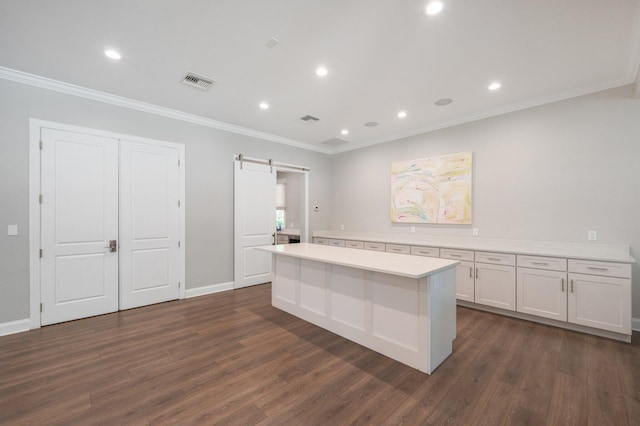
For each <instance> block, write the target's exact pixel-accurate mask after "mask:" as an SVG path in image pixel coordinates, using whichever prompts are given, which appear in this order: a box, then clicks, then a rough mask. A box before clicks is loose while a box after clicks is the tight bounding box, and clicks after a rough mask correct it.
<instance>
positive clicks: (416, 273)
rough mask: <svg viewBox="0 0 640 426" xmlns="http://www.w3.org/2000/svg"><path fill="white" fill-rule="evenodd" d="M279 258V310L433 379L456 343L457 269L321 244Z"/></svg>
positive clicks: (277, 250)
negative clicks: (432, 374)
mask: <svg viewBox="0 0 640 426" xmlns="http://www.w3.org/2000/svg"><path fill="white" fill-rule="evenodd" d="M258 249H260V250H265V251H269V252H271V253H273V256H272V262H273V268H272V292H271V302H272V304H273V306H275V307H276V308H279V309H282V310H283V311H286V312H288V313H290V314H292V315H295V316H297V317H299V318H302V319H304V320H306V321H309V322H311V323H313V324H315V325H318V326H320V327H322V328H325V329H327V330H329V331H331V332H333V333H336V334H338V335H340V336H343V337H345V338H347V339H349V340H352V341H354V342H356V343H359V344H361V345H363V346H365V347H367V348H369V349H372V350H374V351H376V352H379V353H381V354H383V355H386V356H388V357H390V358H393V359H395V360H397V361H400V362H402V363H404V364H407V365H409V366H411V367H413V368H416V369H418V370H420V371H423V372H425V373H428V374H431V372H433V370H435V368H436V367H437V366H438V365H440V363H441V362H442V361H444V359H445V358H447V357H448V356H449V355H450V354H451V351H452V342H453V339H454V338H455V336H456V282H455V280H456V265H457V264H458V261H456V260H447V259H438V258H431V257H419V256H407V255H403V254H395V253H385V252H374V251H365V250H358V249H348V248H338V247H331V246H322V245H317V244H305V243H303V244H292V245H277V246H263V247H258Z"/></svg>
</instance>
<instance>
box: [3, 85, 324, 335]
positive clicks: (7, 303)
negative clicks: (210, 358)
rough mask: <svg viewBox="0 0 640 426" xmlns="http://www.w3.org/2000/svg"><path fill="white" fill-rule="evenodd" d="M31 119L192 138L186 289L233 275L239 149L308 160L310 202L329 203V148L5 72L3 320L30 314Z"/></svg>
mask: <svg viewBox="0 0 640 426" xmlns="http://www.w3.org/2000/svg"><path fill="white" fill-rule="evenodd" d="M29 118H37V119H41V120H48V121H55V122H60V123H67V124H72V125H76V126H82V127H89V128H94V129H100V130H107V131H112V132H117V133H124V134H130V135H135V136H141V137H147V138H152V139H160V140H166V141H173V142H179V143H183V144H185V150H186V160H185V162H186V228H187V235H186V238H187V241H186V246H185V253H186V280H187V283H186V285H187V289H193V288H197V287H202V286H208V285H213V284H222V283H228V282H231V281H233V155H235V154H240V153H242V154H244V155H246V156H248V157H254V158H272V159H274V161H277V162H282V163H289V164H298V165H301V166H306V167H309V168H310V169H311V172H310V175H309V181H310V184H309V185H310V189H309V193H310V203H312V204H322V205H327V206H328V205H329V203H330V188H331V174H330V168H331V167H330V161H331V159H330V157H329V156H328V155H325V154H320V153H317V152H312V151H307V150H302V149H298V148H293V147H290V146H286V145H282V144H277V143H273V142H268V141H264V140H259V139H255V138H250V137H247V136H242V135H238V134H233V133H227V132H224V131H219V130H216V129H212V128H209V127H203V126H199V125H195V124H189V123H185V122H182V121H178V120H173V119H168V118H164V117H160V116H157V115H152V114H147V113H143V112H139V111H135V110H131V109H127V108H122V107H117V106H114V105H109V104H105V103H100V102H95V101H91V100H87V99H84V98H80V97H74V96H70V95H65V94H62V93H58V92H54V91H49V90H45V89H41V88H36V87H32V86H27V85H22V84H19V83H14V82H10V81H7V80H1V79H0V324H2V323H6V322H11V321H15V320H21V319H25V318H28V317H29V257H28V253H29V252H28V250H29V234H28V224H29V221H28V214H29V203H28V193H29V178H28V177H29V174H28V173H29V170H28V164H29V144H28V142H29ZM310 216H311V217H310V230H314V229H316V230H318V229H327V228H328V227H329V209H326V210H324V211H321V212H318V213H313V214H311V215H310ZM9 224H17V225H18V226H19V231H20V234H19V235H18V236H7V233H6V229H7V225H9Z"/></svg>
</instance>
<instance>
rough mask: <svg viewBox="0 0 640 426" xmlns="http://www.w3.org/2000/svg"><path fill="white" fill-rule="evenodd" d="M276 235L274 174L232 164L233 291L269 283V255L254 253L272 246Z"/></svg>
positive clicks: (246, 164) (260, 166) (262, 168)
mask: <svg viewBox="0 0 640 426" xmlns="http://www.w3.org/2000/svg"><path fill="white" fill-rule="evenodd" d="M275 231H276V171H275V170H272V169H271V167H270V166H268V165H264V164H256V163H250V162H240V161H235V170H234V240H235V242H234V245H235V250H234V281H235V287H236V288H240V287H246V286H250V285H256V284H263V283H266V282H269V281H271V253H268V252H264V251H259V250H255V247H257V246H263V245H269V244H273V240H274V233H275Z"/></svg>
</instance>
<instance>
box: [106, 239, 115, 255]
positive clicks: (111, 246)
mask: <svg viewBox="0 0 640 426" xmlns="http://www.w3.org/2000/svg"><path fill="white" fill-rule="evenodd" d="M105 248H108V249H109V253H115V252H117V251H118V240H109V245H108V246H107V247H105Z"/></svg>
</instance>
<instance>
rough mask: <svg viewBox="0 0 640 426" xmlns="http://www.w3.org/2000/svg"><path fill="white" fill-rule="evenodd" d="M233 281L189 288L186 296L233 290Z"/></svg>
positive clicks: (188, 297)
mask: <svg viewBox="0 0 640 426" xmlns="http://www.w3.org/2000/svg"><path fill="white" fill-rule="evenodd" d="M233 287H234V286H233V282H229V283H220V284H212V285H206V286H204V287H196V288H188V289H187V295H186V298H187V299H190V298H192V297H198V296H205V295H207V294H213V293H218V292H220V291H227V290H233Z"/></svg>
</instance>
